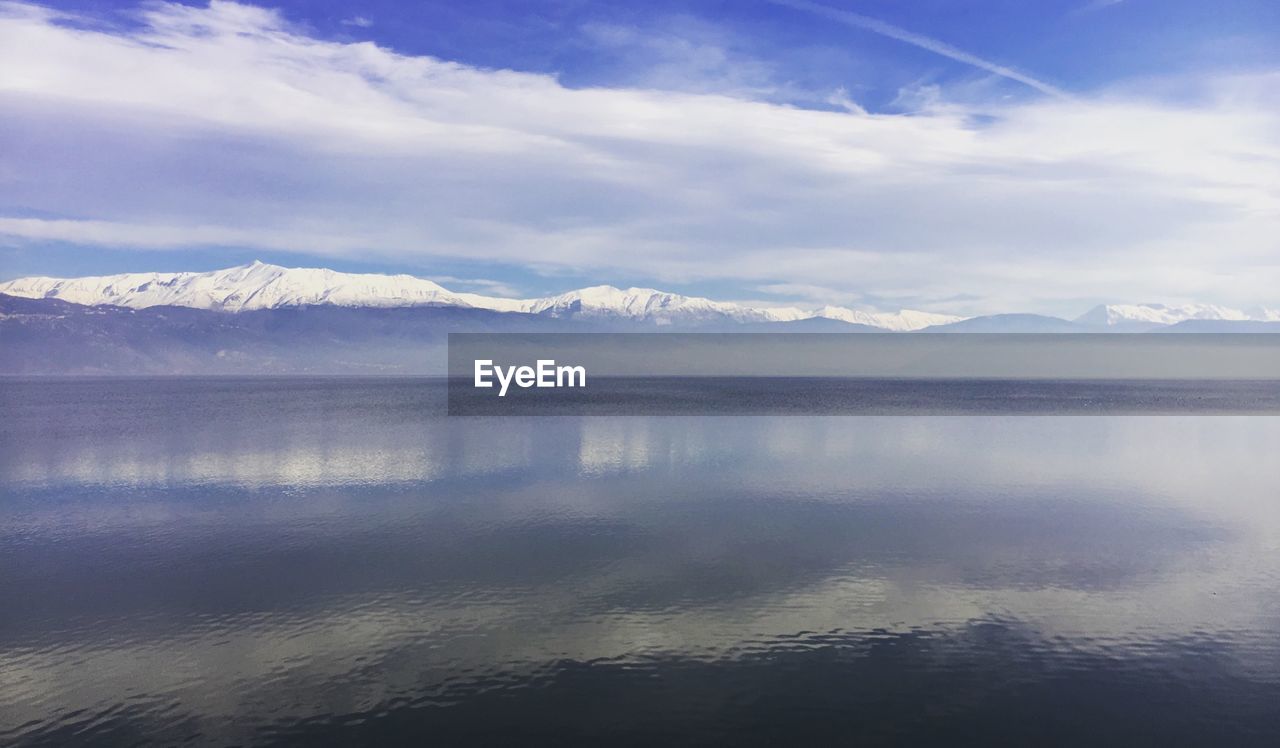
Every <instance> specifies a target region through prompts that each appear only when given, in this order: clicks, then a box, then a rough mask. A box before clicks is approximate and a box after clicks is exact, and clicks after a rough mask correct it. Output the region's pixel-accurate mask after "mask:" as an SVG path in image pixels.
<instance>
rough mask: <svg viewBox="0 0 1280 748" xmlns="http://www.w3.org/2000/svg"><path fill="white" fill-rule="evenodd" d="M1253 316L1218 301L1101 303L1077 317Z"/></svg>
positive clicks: (1116, 323) (1097, 322) (1109, 322)
mask: <svg viewBox="0 0 1280 748" xmlns="http://www.w3.org/2000/svg"><path fill="white" fill-rule="evenodd" d="M1249 319H1253V318H1252V317H1250V315H1248V314H1246V313H1245V312H1242V311H1240V310H1239V309H1231V308H1229V307H1224V306H1218V305H1216V304H1154V303H1147V304H1100V305H1098V306H1096V307H1094V308H1093V309H1090V310H1089V311H1087V312H1085V313H1084V314H1082V315H1080V316H1079V317H1077V318H1076V322H1079V323H1081V324H1086V325H1094V326H1099V327H1127V328H1135V327H1141V326H1144V325H1145V326H1164V325H1176V324H1178V323H1179V322H1185V321H1187V320H1215V321H1243V320H1249Z"/></svg>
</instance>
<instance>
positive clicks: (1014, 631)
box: [0, 393, 1280, 742]
mask: <svg viewBox="0 0 1280 748" xmlns="http://www.w3.org/2000/svg"><path fill="white" fill-rule="evenodd" d="M275 396H276V397H278V396H280V395H279V394H278V393H277V394H276V395H275ZM326 397H328V399H323V398H319V399H316V400H314V401H313V400H307V401H306V402H304V403H301V404H299V403H294V404H293V405H291V406H289V408H286V409H284V411H283V412H275V411H271V414H272V415H271V416H270V417H266V416H263V415H262V414H261V413H262V412H266V411H259V412H255V413H254V414H253V415H252V417H250V416H247V415H245V414H244V413H234V412H232V413H228V412H227V411H226V409H225V407H221V406H220V407H218V408H210V409H208V411H207V412H204V411H200V409H199V407H197V408H196V410H197V412H196V413H195V414H194V417H184V418H182V419H173V418H171V417H170V416H169V415H166V414H168V413H170V408H169V407H168V406H164V407H160V406H156V408H154V409H153V410H152V411H151V412H150V414H149V415H148V414H147V413H142V414H139V415H137V416H136V418H135V420H134V421H132V422H126V423H123V424H121V423H117V421H116V420H115V419H114V418H112V417H109V416H110V414H111V407H112V406H109V405H103V406H102V407H103V408H105V409H106V410H104V411H101V412H99V411H95V410H94V409H93V407H94V406H92V405H85V410H84V411H83V412H81V411H77V412H78V413H80V417H82V418H84V417H87V418H88V420H87V421H85V422H77V423H63V422H58V421H57V420H56V419H55V420H54V421H52V422H50V421H49V420H48V417H47V416H48V414H47V413H44V414H41V413H36V412H32V413H26V412H25V411H24V412H22V413H18V414H17V416H16V417H15V418H12V419H6V423H4V424H0V468H3V470H2V472H0V475H3V476H4V477H3V481H4V483H2V484H0V487H2V488H3V494H4V498H3V501H0V599H7V600H22V601H23V606H22V609H21V611H19V612H18V613H17V614H14V613H12V611H11V612H10V614H9V615H6V616H0V691H3V692H4V693H5V694H6V696H7V697H11V698H6V699H5V701H4V702H3V703H0V724H4V725H20V724H23V723H25V722H27V721H29V720H46V721H47V722H46V723H45V725H46V726H51V727H50V729H52V726H56V725H54V723H59V724H64V723H65V724H71V723H74V722H75V721H76V720H77V719H78V720H80V721H81V722H83V723H94V724H97V725H98V726H99V727H108V726H112V725H114V726H116V727H120V729H125V728H124V727H121V726H122V725H126V723H129V720H130V719H133V723H131V724H133V725H134V726H138V725H142V726H143V729H146V730H151V729H161V728H160V727H157V726H158V725H159V726H163V725H164V724H171V725H173V726H174V729H175V730H176V729H178V727H181V728H182V729H188V730H193V731H199V730H203V731H205V732H206V734H208V733H210V732H212V733H215V734H218V735H221V736H224V738H225V739H224V740H223V742H228V741H230V742H234V741H238V740H248V739H249V738H251V737H262V735H261V734H259V733H254V732H252V731H253V730H254V729H255V728H257V727H261V726H264V725H267V724H268V723H272V722H279V721H289V720H301V719H306V718H308V717H315V716H322V715H330V714H359V713H365V719H366V721H367V722H369V721H375V722H376V721H377V719H376V718H379V717H380V718H381V719H391V718H392V717H394V716H396V715H399V717H398V718H406V717H405V716H404V715H405V714H406V711H407V710H408V709H409V707H417V708H421V707H425V706H426V705H427V704H428V703H430V702H431V701H432V700H433V699H434V700H440V701H448V702H451V703H458V704H460V706H459V707H456V708H458V709H460V710H461V711H460V712H458V714H470V713H472V712H469V711H468V710H470V709H488V710H489V712H488V713H489V714H494V715H498V717H502V715H506V716H509V717H511V718H513V719H514V716H512V715H514V714H515V713H514V712H512V711H510V709H514V708H515V707H514V706H512V705H513V704H516V703H517V702H518V703H520V704H537V703H539V702H538V699H539V698H541V695H545V692H546V691H547V689H550V691H552V692H555V690H556V689H564V688H568V686H566V685H565V683H566V682H577V681H574V680H573V679H575V678H582V679H585V682H587V683H590V684H591V686H592V688H596V689H598V690H599V691H600V692H601V693H610V694H614V695H616V696H618V697H619V698H624V697H625V698H632V699H633V700H634V704H635V712H634V713H636V714H643V713H644V712H645V710H646V709H647V708H649V707H653V708H654V709H657V708H658V707H657V705H659V704H663V703H665V702H662V701H661V699H657V700H650V701H646V700H645V698H646V697H644V693H641V692H637V691H635V690H633V687H634V686H635V684H634V683H632V681H631V680H629V679H630V677H631V676H630V675H628V673H632V672H637V673H648V674H649V676H650V677H651V678H653V679H656V681H657V682H667V683H678V684H681V685H679V686H678V687H677V688H678V689H687V695H688V697H689V698H688V700H687V702H686V703H690V704H695V705H696V704H699V703H701V702H698V699H699V698H703V699H708V700H710V701H709V702H708V703H707V704H706V705H707V706H709V707H715V706H716V704H717V703H718V702H715V699H719V698H723V697H725V693H726V690H725V688H724V687H722V686H723V684H720V685H717V680H716V679H719V678H731V679H738V681H741V682H742V683H745V684H748V685H746V686H744V688H747V689H748V692H752V691H750V689H756V691H755V692H758V694H760V695H759V698H761V699H765V700H767V699H769V698H775V699H779V698H783V695H780V694H779V693H775V692H774V691H771V690H770V687H769V685H768V684H769V683H771V682H775V681H776V682H779V683H787V682H789V683H792V684H793V686H794V687H795V688H800V689H801V690H804V689H808V691H809V692H823V691H822V689H829V690H830V691H831V692H832V693H838V692H840V690H841V689H844V690H845V692H846V693H848V689H850V688H851V686H850V685H849V684H850V683H860V682H861V681H862V680H864V679H865V680H869V681H870V682H872V683H878V684H879V685H880V686H881V687H887V688H889V689H892V688H893V684H894V683H896V682H897V681H894V680H893V678H894V677H904V678H909V676H910V674H911V672H912V671H911V670H910V668H909V667H908V669H907V670H903V669H902V668H903V667H907V665H908V664H909V663H916V664H917V665H918V666H919V667H921V668H923V670H921V671H918V672H916V676H918V677H917V680H916V681H915V683H914V686H913V684H912V683H910V682H907V681H903V682H902V688H903V691H902V693H903V694H906V693H907V692H908V691H910V688H912V687H916V688H917V690H918V688H919V687H920V686H921V684H939V685H938V687H939V688H942V687H943V686H949V687H951V688H960V689H962V690H964V692H965V693H969V694H988V693H993V692H992V691H986V690H983V689H986V688H989V687H990V688H996V689H997V690H998V689H1000V688H1003V686H1002V685H1001V684H1003V683H1008V682H1014V681H1017V680H1018V679H1030V680H1028V681H1025V682H1023V684H1022V685H1023V686H1025V687H1026V688H1029V689H1031V691H1032V692H1034V689H1036V688H1049V689H1050V690H1048V691H1043V692H1042V693H1044V694H1046V695H1045V698H1049V696H1050V695H1051V694H1052V688H1051V686H1050V685H1046V684H1051V683H1052V682H1053V679H1055V678H1059V679H1066V680H1067V681H1071V682H1073V683H1076V682H1077V681H1072V680H1071V679H1073V678H1076V679H1079V678H1084V677H1085V676H1084V675H1082V674H1083V673H1088V672H1091V669H1093V671H1097V672H1102V671H1104V670H1105V671H1107V672H1109V673H1110V674H1111V677H1112V683H1113V684H1116V683H1119V684H1120V685H1121V686H1123V687H1125V688H1132V689H1134V690H1138V689H1141V688H1144V687H1145V688H1150V687H1152V686H1153V684H1156V683H1159V682H1163V680H1167V679H1169V678H1173V679H1175V680H1176V679H1178V678H1182V679H1184V680H1185V683H1182V685H1185V686H1187V688H1191V685H1188V684H1193V685H1195V687H1207V686H1204V684H1206V683H1210V684H1212V683H1217V682H1226V681H1229V680H1231V679H1236V680H1239V681H1242V682H1246V683H1247V684H1248V685H1253V686H1256V688H1254V689H1253V690H1248V689H1246V691H1245V697H1244V702H1242V703H1243V704H1244V706H1249V705H1251V704H1253V701H1252V700H1253V699H1262V698H1263V697H1266V696H1274V695H1275V690H1274V686H1275V684H1276V673H1277V672H1280V648H1277V646H1276V642H1277V641H1280V617H1278V616H1277V613H1278V612H1280V609H1277V607H1276V606H1277V602H1276V600H1278V599H1280V596H1278V595H1277V590H1280V506H1278V504H1277V502H1276V500H1275V499H1276V493H1275V487H1276V486H1277V485H1280V464H1278V463H1277V462H1276V461H1275V460H1274V459H1273V456H1274V454H1276V453H1277V451H1280V449H1278V448H1280V419H1275V418H1247V417H1235V418H1226V417H1194V418H1190V417H1188V418H1180V417H1179V418H1170V417H1147V418H1141V417H1126V418H1104V417H1076V418H1061V417H1043V418H1040V417H1035V418H1032V417H1008V418H997V417H990V418H985V417H984V418H977V417H965V418H946V417H938V418H929V417H894V418H747V417H721V418H655V419H646V418H624V419H610V418H582V419H578V418H521V419H502V418H493V419H446V418H440V417H424V416H422V415H421V414H416V413H415V412H414V411H413V410H412V409H408V410H407V411H403V410H402V409H401V408H399V407H398V405H397V402H398V401H395V400H393V401H391V402H387V403H383V404H382V406H380V407H376V408H375V407H371V406H370V403H369V402H368V400H367V398H366V399H364V400H361V399H357V400H356V401H353V402H351V403H347V404H345V405H344V403H343V401H341V400H340V399H338V401H337V402H334V397H337V396H336V395H333V393H326ZM352 397H354V396H352ZM370 397H371V396H370ZM24 413H25V415H24ZM86 413H87V414H88V415H87V416H85V414H86ZM94 413H98V415H97V416H95V415H94ZM15 424H16V425H15ZM974 622H986V623H980V624H979V625H975V624H974ZM886 647H887V648H888V649H885V648H886ZM895 647H897V648H898V649H894V648H895ZM878 648H879V649H878ZM894 652H897V653H899V654H900V655H901V656H903V657H906V658H907V659H906V660H895V659H894V658H893V656H891V655H893V653H894ZM886 657H887V658H888V659H883V658H886ZM1195 657H1200V659H1199V660H1196V659H1195ZM877 658H882V659H877ZM912 658H914V659H912ZM1001 658H1005V660H1004V661H1003V662H1002V661H1001ZM1188 658H1190V659H1188ZM833 662H835V663H838V664H839V667H836V665H835V664H831V663H833ZM876 662H885V663H890V664H891V665H892V667H890V665H889V664H886V665H884V667H883V668H881V667H880V666H878V665H875V663H876ZM1188 663H1191V664H1188ZM1195 663H1199V664H1198V665H1195ZM1192 665H1195V666H1194V667H1193V666H1192ZM914 666H915V665H912V667H914ZM831 668H835V669H831ZM841 668H843V669H841ZM885 668H888V669H885ZM966 668H967V669H968V670H967V671H966ZM1144 668H1145V669H1144ZM962 672H969V675H968V676H966V677H963V678H962V677H961V675H959V674H960V673H962ZM682 678H684V679H687V678H692V679H693V680H681V679H682ZM700 678H701V679H704V680H698V679H700ZM1125 678H1129V680H1128V681H1126V680H1124V679H1125ZM663 679H668V680H665V681H664V680H663ZM670 679H674V680H670ZM706 679H709V680H706ZM833 679H834V680H833ZM1116 679H1119V680H1116ZM1215 679H1216V680H1215ZM738 681H735V682H738ZM1180 683H1181V681H1180ZM699 684H700V685H699ZM975 684H976V685H975ZM992 684H994V685H992ZM535 686H536V688H535ZM673 687H676V686H673ZM1082 688H1083V687H1082ZM1267 689H1271V690H1267ZM856 692H857V691H856V690H855V693H856ZM1190 692H1191V691H1188V693H1190ZM645 693H648V692H645ZM1001 693H1005V696H1004V697H1003V698H1008V699H1014V697H1013V696H1010V695H1009V692H1001ZM1073 693H1075V692H1073ZM1079 693H1082V694H1083V693H1087V690H1085V691H1080V692H1079ZM485 694H490V695H485ZM492 694H506V698H507V699H508V700H507V701H502V702H501V703H494V702H492V701H490V699H491V697H492ZM1077 695H1078V694H1077ZM650 696H652V694H650ZM935 696H936V695H935ZM566 698H567V697H566ZM903 698H906V696H905V695H904V696H903ZM947 698H950V697H947ZM947 698H943V699H942V702H940V703H944V704H952V705H953V706H954V703H953V702H951V701H948V700H947ZM956 698H959V697H956ZM974 698H977V697H974ZM1188 698H1189V697H1188ZM822 703H824V702H822V700H821V699H818V700H817V701H816V702H815V708H816V707H817V706H820V705H821V704H822ZM1001 703H1004V702H1001ZM1007 703H1008V704H1010V705H1015V704H1016V703H1017V702H1016V699H1015V700H1014V701H1009V702H1007ZM1162 703H1165V704H1177V703H1181V702H1178V701H1177V700H1176V699H1166V700H1165V701H1164V702H1162ZM504 705H505V706H504ZM721 706H723V705H721ZM1210 706H1212V705H1210ZM1242 708H1243V707H1242ZM77 709H84V710H86V711H85V712H84V715H83V716H81V717H77V718H70V717H67V715H69V714H70V713H72V712H73V711H75V710H77ZM131 709H132V710H134V712H130V711H129V710H131ZM588 711H589V710H588ZM415 713H416V712H415ZM130 714H132V715H133V716H132V717H130V716H129V715H130ZM94 715H97V716H94ZM525 716H526V717H528V716H529V715H525ZM1174 716H1175V717H1176V716H1177V715H1176V714H1174ZM450 719H452V718H450ZM458 719H461V717H458ZM743 719H748V717H746V716H744V717H743ZM95 720H96V722H95ZM113 720H114V721H113ZM748 722H749V719H748ZM65 724H64V726H65ZM44 729H45V727H44V726H41V727H38V728H35V732H37V733H39V732H40V731H41V730H44ZM89 730H90V732H92V725H89ZM47 734H48V735H49V736H50V738H51V740H53V741H54V742H57V741H56V739H55V738H56V736H54V734H53V733H51V732H50V733H47ZM5 735H6V734H5V733H3V732H0V740H3V739H4V738H5ZM162 742H165V741H162Z"/></svg>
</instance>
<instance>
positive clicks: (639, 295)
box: [522, 286, 810, 324]
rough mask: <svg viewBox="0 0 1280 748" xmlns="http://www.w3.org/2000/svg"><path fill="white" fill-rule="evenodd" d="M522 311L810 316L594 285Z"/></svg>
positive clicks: (655, 317) (769, 318) (665, 318)
mask: <svg viewBox="0 0 1280 748" xmlns="http://www.w3.org/2000/svg"><path fill="white" fill-rule="evenodd" d="M525 304H526V306H525V308H524V309H523V310H522V311H527V312H529V313H532V314H547V315H550V316H554V317H568V316H578V317H610V316H614V317H625V318H628V319H641V320H649V321H654V322H657V323H659V324H662V323H669V322H672V321H676V320H683V321H688V320H717V319H723V318H726V317H727V318H729V319H732V320H734V321H736V322H789V321H792V320H797V319H803V318H805V317H808V316H810V315H809V314H807V313H805V312H803V311H801V310H799V309H794V308H789V307H788V308H767V309H755V308H752V307H746V306H742V305H739V304H733V303H730V302H723V301H712V300H711V299H704V298H701V297H697V296H681V295H680V294H674V293H667V292H665V291H657V290H654V289H652V288H628V289H626V290H623V289H620V288H614V287H613V286H591V287H590V288H582V289H579V290H577V291H570V292H568V293H563V294H560V295H558V296H549V297H547V298H545V299H532V300H529V301H527V302H525Z"/></svg>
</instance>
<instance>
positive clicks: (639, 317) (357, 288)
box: [0, 262, 1280, 374]
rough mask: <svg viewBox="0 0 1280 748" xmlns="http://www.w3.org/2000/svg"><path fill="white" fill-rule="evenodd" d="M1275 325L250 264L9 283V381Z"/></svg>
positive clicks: (2, 298)
mask: <svg viewBox="0 0 1280 748" xmlns="http://www.w3.org/2000/svg"><path fill="white" fill-rule="evenodd" d="M646 330H647V331H654V330H673V331H675V330H694V331H712V332H730V331H779V332H849V333H859V332H900V333H906V332H955V333H966V332H978V333H981V332H988V333H991V332H997V333H998V332H1004V333H1009V332H1022V333H1028V332H1034V333H1046V332H1280V311H1276V310H1267V309H1260V310H1255V311H1252V312H1244V311H1241V310H1237V309H1230V308H1226V307H1221V306H1215V305H1211V304H1183V305H1176V306H1166V305H1161V304H1113V305H1103V306H1098V307H1095V308H1094V309H1091V310H1089V311H1088V312H1086V313H1085V314H1083V315H1081V316H1080V317H1077V318H1076V319H1074V320H1067V319H1061V318H1057V317H1048V316H1043V315H1036V314H1016V313H1015V314H997V315H988V316H981V317H972V318H964V317H959V316H955V315H947V314H937V313H932V312H924V311H916V310H908V309H904V310H900V311H897V312H873V311H863V310H854V309H848V308H844V307H832V306H826V307H821V308H817V309H800V308H797V307H793V306H787V307H770V306H749V305H745V304H738V303H732V302H722V301H714V300H711V299H707V298H701V297H696V296H685V295H681V294H675V293H669V292H665V291H658V290H654V289H649V288H628V289H619V288H614V287H612V286H592V287H589V288H582V289H578V290H575V291H569V292H567V293H563V294H558V295H555V296H547V297H540V298H532V299H511V298H503V297H496V296H484V295H480V294H474V293H463V292H455V291H450V290H449V289H447V288H445V287H444V286H441V285H440V284H438V283H435V282H433V281H430V280H426V279H423V278H417V277H414V276H410V275H375V274H357V273H340V272H336V271H333V270H327V269H318V268H284V267H280V266H277V265H269V264H265V263H261V262H254V263H251V264H248V265H241V266H238V267H233V268H227V269H225V270H215V271H211V272H204V273H190V272H188V273H127V274H121V275H110V276H97V277H85V278H43V277H32V278H19V279H16V280H11V281H7V282H3V283H0V373H9V374H13V373H25V374H49V373H52V374H67V373H123V374H129V373H299V372H311V373H360V372H368V373H435V372H437V371H439V369H440V366H441V362H442V361H443V358H444V345H445V342H446V340H447V338H446V335H447V333H449V332H471V331H477V332H481V331H501V332H539V331H646Z"/></svg>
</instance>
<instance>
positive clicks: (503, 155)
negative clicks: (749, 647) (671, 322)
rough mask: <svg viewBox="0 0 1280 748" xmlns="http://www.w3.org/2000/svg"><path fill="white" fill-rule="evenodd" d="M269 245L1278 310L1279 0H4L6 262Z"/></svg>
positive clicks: (987, 301)
mask: <svg viewBox="0 0 1280 748" xmlns="http://www.w3.org/2000/svg"><path fill="white" fill-rule="evenodd" d="M408 6H412V7H408ZM255 258H259V259H262V260H265V261H271V262H277V263H280V264H285V265H301V266H315V265H320V266H327V267H333V268H336V269H342V270H355V271H396V272H410V273H413V274H416V275H422V276H426V277H431V278H436V279H441V280H442V282H445V283H446V285H448V286H450V287H453V288H456V289H459V290H477V291H485V292H497V293H502V294H519V295H540V294H544V293H550V292H558V291H563V290H567V289H570V288H574V287H578V286H582V285H587V284H593V283H612V284H615V285H622V286H627V285H647V286H657V287H661V288H664V289H668V290H676V291H681V292H686V293H696V294H700V295H708V296H712V297H715V298H721V299H733V300H749V301H757V302H776V303H801V304H807V305H815V304H825V303H834V304H843V305H848V306H855V307H864V308H878V309H897V308H899V307H911V308H921V309H928V310H935V311H945V312H956V313H962V314H974V313H984V312H995V311H1010V310H1017V311H1035V312H1043V313H1050V314H1061V315H1068V316H1073V315H1075V314H1079V313H1080V312H1083V311H1084V310H1085V309H1087V308H1088V307H1090V306H1092V305H1093V304H1095V303H1099V302H1149V301H1150V302H1184V301H1204V302H1213V303H1220V304H1227V305H1233V306H1238V307H1252V306H1258V305H1267V306H1272V307H1274V306H1277V305H1280V3H1276V2H1274V0H1220V1H1219V2H1214V3H1206V2H1203V0H1195V1H1194V2H1192V1H1190V0H1062V1H1061V2H1058V1H1055V0H1045V1H1043V2H1034V3H1029V2H1023V1H1022V0H970V1H966V2H961V1H960V0H919V1H918V2H910V3H904V2H900V1H898V0H829V1H825V0H824V2H823V3H821V4H817V3H812V2H807V1H806V0H777V1H776V2H771V1H770V0H683V1H681V2H677V1H676V0H655V1H654V2H645V3H634V2H615V1H607V2H606V1H602V0H545V1H542V2H528V1H525V2H519V1H517V0H473V1H471V2H465V3H463V2H457V1H456V0H453V1H448V2H446V1H444V0H427V1H426V2H420V3H413V4H409V3H403V2H393V1H392V0H371V1H369V2H361V3H358V4H357V3H351V2H336V1H332V2H300V1H298V0H288V1H286V2H274V3H271V4H269V5H253V4H237V3H231V2H213V3H212V4H207V5H206V4H204V3H193V4H178V3H164V2H146V3H143V4H136V3H120V4H115V5H113V4H110V3H104V2H87V1H82V2H61V3H51V4H44V5H35V4H25V3H13V2H0V279H5V278H12V277H18V276H23V275H35V274H39V275H58V276H67V275H87V274H101V273H114V272H125V271H142V270H208V269H213V268H217V267H226V266H229V265H233V264H239V263H242V262H246V261H249V260H252V259H255Z"/></svg>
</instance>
